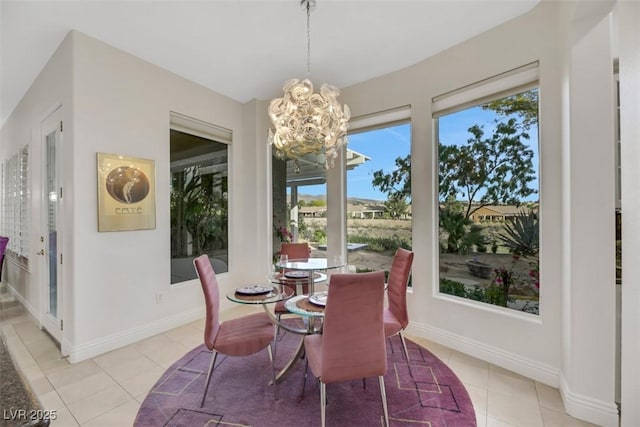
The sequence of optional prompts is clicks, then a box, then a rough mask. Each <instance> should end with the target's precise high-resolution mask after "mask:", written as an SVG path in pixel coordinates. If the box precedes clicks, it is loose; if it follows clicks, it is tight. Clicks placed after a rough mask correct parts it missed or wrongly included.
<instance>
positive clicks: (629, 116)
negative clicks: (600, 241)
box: [617, 1, 640, 427]
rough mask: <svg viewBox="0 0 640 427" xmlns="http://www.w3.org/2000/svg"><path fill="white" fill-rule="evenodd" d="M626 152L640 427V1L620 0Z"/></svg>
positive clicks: (627, 371)
mask: <svg viewBox="0 0 640 427" xmlns="http://www.w3.org/2000/svg"><path fill="white" fill-rule="evenodd" d="M617 16H618V22H619V24H620V27H619V33H618V34H619V44H620V116H621V122H622V123H621V129H620V138H621V144H622V147H621V151H622V218H623V219H622V282H623V285H622V301H621V302H622V334H621V336H622V362H621V371H622V379H621V388H622V390H621V398H622V402H621V407H622V415H621V425H622V427H633V426H638V425H640V405H638V402H639V401H640V363H638V362H639V361H640V263H639V262H638V259H640V239H638V236H640V221H639V219H640V216H639V215H638V212H640V186H639V185H638V182H640V168H638V165H639V164H640V120H638V117H640V3H638V2H630V1H628V2H619V3H618V10H617Z"/></svg>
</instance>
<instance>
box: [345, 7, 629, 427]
mask: <svg viewBox="0 0 640 427" xmlns="http://www.w3.org/2000/svg"><path fill="white" fill-rule="evenodd" d="M563 3H566V2H563ZM602 16H603V15H602V13H601V14H600V18H599V20H600V21H601V20H602ZM579 24H580V25H582V27H581V28H580V29H581V31H582V33H583V34H585V33H588V34H589V38H586V39H584V40H583V41H582V42H583V44H582V45H580V46H578V47H574V46H572V43H573V42H575V40H571V39H569V37H570V34H575V31H573V32H572V31H571V29H572V28H573V27H577V26H578V23H577V22H575V4H568V5H567V4H564V5H563V4H561V3H556V2H543V3H542V4H540V5H539V6H538V7H536V8H535V9H534V10H533V11H531V12H530V13H527V14H526V15H524V16H522V17H519V18H516V19H515V20H513V21H511V22H508V23H506V24H504V25H501V26H499V27H497V28H495V29H492V30H490V31H488V32H486V33H484V34H482V35H480V36H478V37H475V38H473V39H471V40H469V41H466V42H464V43H461V44H460V45H458V46H455V47H453V48H451V49H448V50H446V51H444V52H442V53H440V54H438V55H435V56H433V57H431V58H429V59H427V60H425V61H423V62H421V63H418V64H416V65H415V66H412V67H409V68H407V69H404V70H401V71H398V72H395V73H391V74H389V75H386V76H383V77H380V78H377V79H372V80H370V81H368V82H365V83H362V84H358V85H355V86H352V87H349V88H345V89H343V91H342V97H341V101H342V102H345V103H346V104H348V105H349V107H350V108H351V110H352V112H353V115H354V116H360V115H365V114H371V113H375V112H379V111H384V110H387V109H391V108H394V107H399V106H403V105H411V109H412V122H411V125H412V163H413V170H412V173H413V175H412V184H413V201H412V212H413V227H414V228H413V249H414V251H415V254H416V255H415V256H416V258H415V262H414V267H413V283H414V290H413V294H412V295H411V296H410V298H409V305H410V318H411V325H410V330H411V332H412V333H415V334H418V335H422V336H424V337H427V338H430V339H432V340H434V341H437V342H440V343H443V344H445V345H448V346H450V347H453V348H455V349H458V350H460V351H463V352H465V353H468V354H471V355H474V356H476V357H479V358H481V359H484V360H486V361H489V362H492V363H496V364H498V365H500V366H502V367H505V368H507V369H511V370H513V371H516V372H518V373H521V374H523V375H525V376H528V377H530V378H533V379H536V380H538V381H541V382H543V383H546V384H549V385H552V386H556V387H559V386H561V385H562V387H563V396H564V397H565V400H566V401H567V400H569V401H570V403H571V407H570V408H567V409H568V410H569V411H570V413H572V414H574V415H576V416H579V417H582V418H584V419H589V420H592V421H594V422H596V423H598V424H602V425H614V424H615V423H617V416H616V413H615V405H614V403H613V401H614V395H613V386H614V364H613V355H614V343H613V337H614V331H615V323H614V319H615V314H614V313H615V305H614V292H615V287H614V283H615V280H614V276H613V272H614V253H615V252H614V246H613V243H614V229H613V224H614V200H613V147H614V146H613V143H612V141H613V131H612V129H613V128H612V122H611V117H612V114H613V109H612V108H613V107H612V98H611V86H610V82H611V79H612V60H611V56H610V55H611V52H610V50H607V49H606V46H603V44H606V43H607V42H608V40H609V38H608V35H607V34H605V32H606V29H605V28H600V27H596V28H595V30H594V26H595V25H596V24H595V23H594V22H593V21H589V22H587V23H586V24H585V21H581V22H580V23H579ZM419 42H420V41H418V40H417V41H416V43H419ZM572 49H578V50H580V52H582V51H584V52H588V51H593V53H594V55H593V58H591V61H592V62H588V60H587V58H585V57H584V56H585V55H582V54H579V56H580V58H581V60H583V61H587V62H585V63H584V64H582V65H585V66H587V67H590V66H591V65H595V66H597V68H596V70H595V71H597V72H596V73H595V74H594V75H591V74H589V71H590V69H584V70H578V71H575V70H574V72H573V73H571V72H570V66H569V64H570V61H571V60H572V58H573V59H574V60H575V59H576V57H575V56H574V57H572V56H571V52H572ZM536 60H538V61H540V129H539V134H540V158H541V160H540V167H541V213H540V218H541V219H540V224H541V230H540V235H541V242H540V243H541V252H540V255H541V263H540V266H541V272H540V274H541V277H540V279H541V280H540V282H541V294H540V307H541V311H540V315H539V316H532V315H527V314H523V313H517V312H514V311H512V310H506V309H501V308H497V307H492V306H488V305H482V304H478V303H474V302H468V301H464V300H460V299H458V298H454V297H449V296H441V295H438V294H437V283H438V246H437V242H438V234H437V204H436V201H437V191H438V190H437V183H436V182H435V177H436V176H437V158H436V155H435V146H434V142H433V132H434V129H433V126H432V121H431V99H432V98H433V97H435V96H437V95H440V94H443V93H446V92H448V91H451V90H454V89H457V88H460V87H464V86H466V85H469V84H471V83H474V82H476V81H479V80H482V79H484V78H487V77H491V76H493V75H496V74H499V73H501V72H504V71H507V70H510V69H513V68H516V67H518V66H521V65H524V64H527V63H530V62H533V61H536ZM574 65H577V66H580V65H581V64H579V63H577V62H576V63H574ZM573 78H575V79H576V82H573V81H571V79H573ZM567 82H571V83H572V84H575V86H574V90H573V92H572V97H571V99H570V100H568V99H567V98H566V95H567V93H568V89H565V87H566V85H567ZM588 85H595V87H596V88H597V90H598V92H597V94H598V95H597V97H596V99H598V102H594V98H593V97H592V96H591V92H592V90H591V89H590V88H589V87H588ZM607 85H609V86H607ZM600 101H601V102H600ZM567 111H569V112H571V114H572V118H571V120H570V121H568V120H567V118H566V117H565V113H566V112H567ZM607 114H608V115H607ZM603 115H604V116H606V117H604V120H603ZM586 125H588V126H586ZM572 132H573V134H572ZM608 132H610V133H608ZM568 138H570V139H568ZM565 146H566V148H565ZM566 155H569V156H570V157H571V161H570V162H565V160H566V159H563V157H565V156H566ZM563 167H568V168H569V169H568V170H566V173H563ZM571 196H572V197H573V198H572V199H570V200H568V199H567V198H568V197H571ZM595 200H597V203H595V204H596V205H597V206H596V207H594V206H593V205H594V201H595ZM564 201H570V202H573V203H574V204H569V203H564ZM567 206H570V209H569V211H568V212H565V208H566V207H567ZM587 211H588V212H589V215H585V213H586V212H587ZM567 218H569V221H566V220H567ZM563 227H564V229H563ZM565 251H566V253H565ZM566 254H568V256H567V255H566ZM563 260H565V261H567V263H566V264H564V265H563ZM565 297H566V298H565ZM596 311H597V312H598V316H594V315H593V313H594V312H596ZM563 315H564V316H563ZM563 325H564V326H565V327H564V329H563ZM594 343H598V345H595V344H594ZM600 344H601V345H600ZM563 352H564V353H563ZM566 353H569V354H570V356H568V357H569V358H568V360H569V364H568V365H567V364H564V359H563V356H565V354H566ZM565 370H566V372H564V371H565ZM586 372H588V373H589V374H588V375H587V374H586ZM563 379H564V383H563V384H561V382H562V380H563Z"/></svg>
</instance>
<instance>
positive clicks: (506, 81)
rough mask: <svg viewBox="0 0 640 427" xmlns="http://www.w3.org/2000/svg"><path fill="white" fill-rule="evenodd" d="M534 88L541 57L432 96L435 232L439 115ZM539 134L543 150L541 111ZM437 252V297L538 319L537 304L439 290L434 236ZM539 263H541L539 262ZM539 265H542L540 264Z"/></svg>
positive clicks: (437, 226) (435, 230)
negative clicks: (530, 309) (531, 307)
mask: <svg viewBox="0 0 640 427" xmlns="http://www.w3.org/2000/svg"><path fill="white" fill-rule="evenodd" d="M532 89H537V90H538V94H540V64H539V61H534V62H531V63H529V64H526V65H523V66H521V67H517V68H514V69H512V70H509V71H506V72H504V73H500V74H498V75H495V76H492V77H489V78H487V79H484V80H481V81H478V82H475V83H472V84H469V85H466V86H463V87H461V88H458V89H454V90H452V91H449V92H446V93H443V94H441V95H438V96H435V97H433V98H432V102H431V121H432V127H433V136H432V141H431V142H432V147H433V151H432V152H433V159H434V165H435V167H434V168H433V169H434V170H433V179H434V187H435V201H434V213H435V216H434V217H435V218H436V220H435V221H433V233H434V234H433V235H434V236H439V235H440V234H439V233H440V213H439V209H438V206H439V205H440V191H439V173H440V170H439V169H440V168H439V161H438V159H439V138H440V129H439V118H440V117H442V116H446V115H449V114H453V113H456V112H460V111H463V110H466V109H470V108H474V107H478V106H481V105H482V104H484V103H487V102H491V101H495V100H499V99H504V98H508V97H510V96H513V95H516V94H519V93H523V92H527V91H529V90H532ZM539 105H540V99H539V98H538V111H539ZM537 128H538V138H537V147H538V153H540V151H541V144H540V134H539V130H540V115H539V114H538V124H537ZM541 171H542V168H541V167H540V164H538V167H537V170H536V173H537V179H538V182H540V181H541ZM541 196H542V194H541V187H540V186H539V187H538V224H539V225H538V226H539V227H540V226H541V221H540V205H541V198H542V197H541ZM541 241H542V237H541V234H539V235H538V246H539V247H540V248H541V247H542V244H541ZM433 250H434V253H435V254H437V259H436V261H435V263H434V265H435V266H436V268H434V280H433V289H432V290H433V296H434V297H436V298H442V299H446V300H449V301H453V302H455V303H458V304H462V305H466V306H469V307H476V308H480V309H482V310H487V311H493V312H498V313H501V314H503V315H508V316H515V317H518V318H522V317H524V318H531V317H532V316H535V320H536V321H539V319H540V318H541V317H540V315H541V313H542V310H541V308H540V307H538V313H537V314H531V313H527V312H524V311H522V312H521V311H519V310H516V309H513V308H509V307H502V306H499V305H494V304H490V303H485V302H480V301H475V300H472V299H470V298H465V297H458V296H455V295H452V294H448V293H443V292H441V291H440V259H441V253H440V239H439V238H435V239H434V242H433ZM538 263H540V255H538ZM538 265H539V264H538ZM538 268H539V267H538ZM538 292H539V293H538V303H539V302H540V301H541V300H542V298H541V294H542V292H543V291H542V289H541V288H539V289H538Z"/></svg>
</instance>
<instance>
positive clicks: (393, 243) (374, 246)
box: [349, 234, 411, 252]
mask: <svg viewBox="0 0 640 427" xmlns="http://www.w3.org/2000/svg"><path fill="white" fill-rule="evenodd" d="M349 242H351V243H365V244H367V245H368V246H367V250H369V251H372V252H386V251H391V252H395V251H396V249H398V248H403V249H408V250H411V244H410V243H409V242H408V241H407V240H405V239H402V238H401V237H399V236H398V235H397V234H394V235H393V236H392V237H371V236H365V235H362V234H356V235H351V236H349Z"/></svg>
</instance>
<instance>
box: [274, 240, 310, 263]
mask: <svg viewBox="0 0 640 427" xmlns="http://www.w3.org/2000/svg"><path fill="white" fill-rule="evenodd" d="M280 253H281V254H282V255H287V256H289V259H290V260H292V259H307V258H309V255H311V248H310V247H309V245H308V244H307V243H306V242H302V243H286V242H285V243H282V245H281V246H280Z"/></svg>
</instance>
